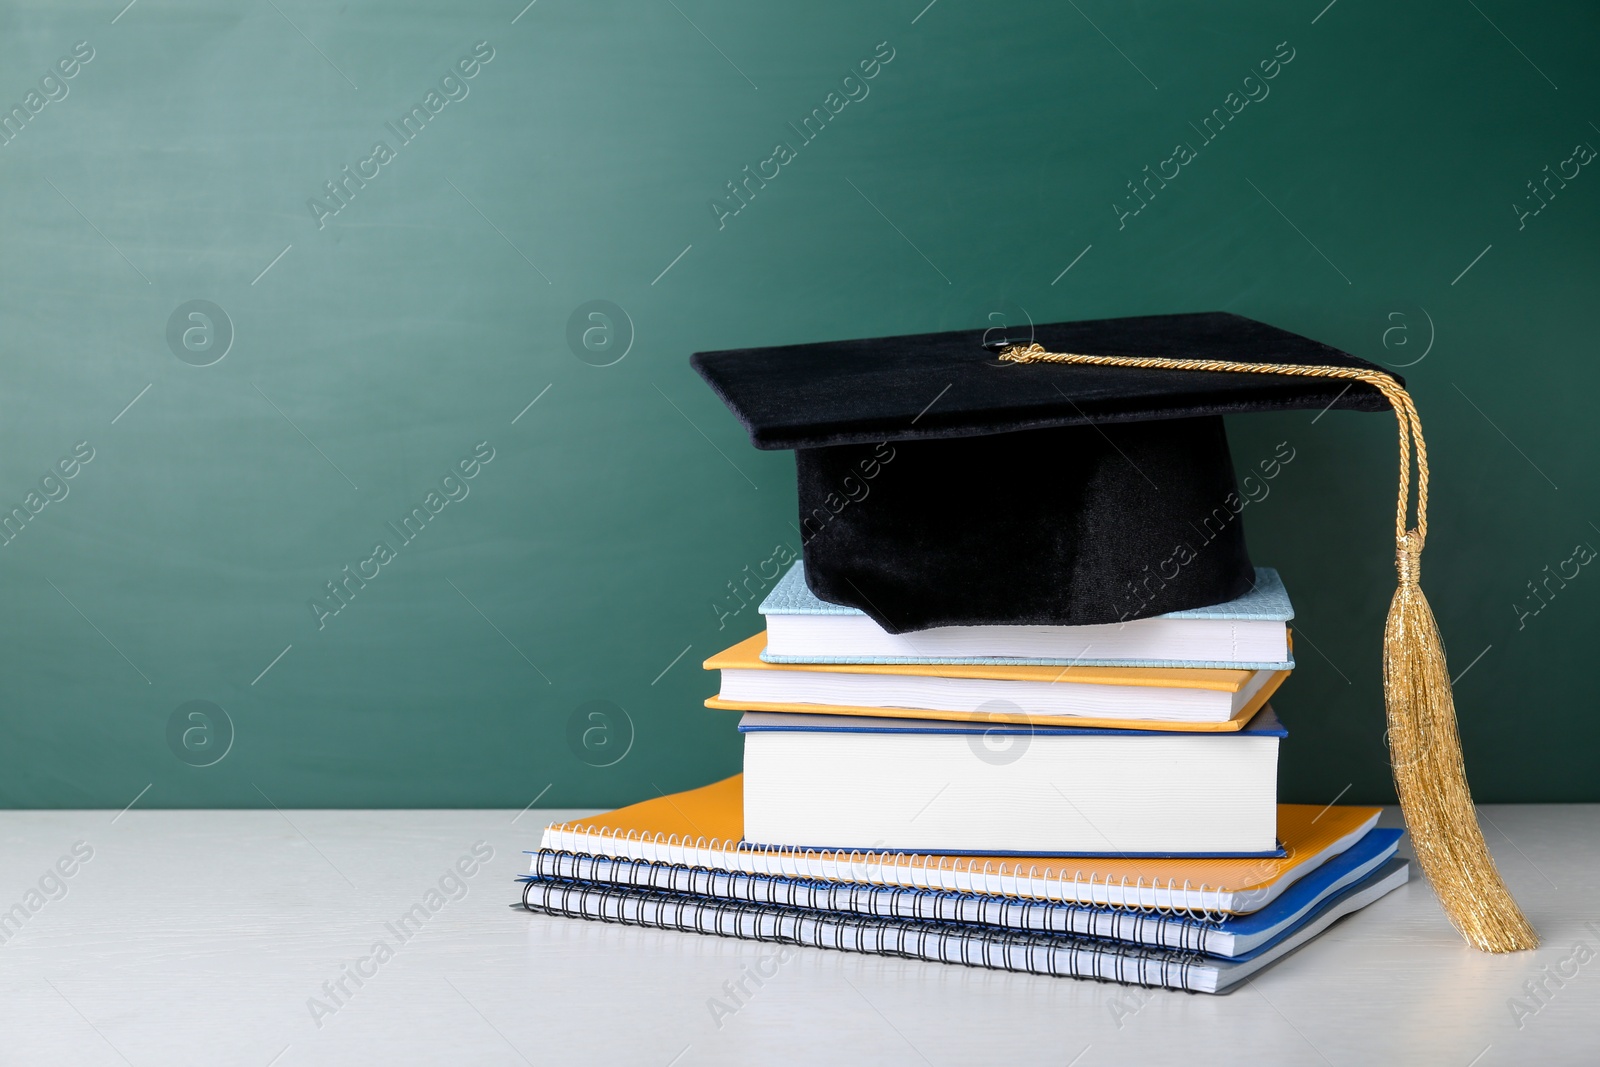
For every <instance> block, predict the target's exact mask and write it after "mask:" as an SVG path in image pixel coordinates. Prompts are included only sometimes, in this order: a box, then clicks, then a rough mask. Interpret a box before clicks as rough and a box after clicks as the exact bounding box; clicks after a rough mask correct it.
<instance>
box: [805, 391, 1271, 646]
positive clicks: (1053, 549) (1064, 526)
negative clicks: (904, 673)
mask: <svg viewBox="0 0 1600 1067" xmlns="http://www.w3.org/2000/svg"><path fill="white" fill-rule="evenodd" d="M795 460H796V466H797V473H798V479H797V481H798V486H799V490H800V493H799V495H800V516H799V525H800V531H801V546H802V552H803V554H804V560H805V573H806V583H807V584H808V585H809V586H810V587H811V591H812V592H813V593H815V594H817V596H819V597H821V598H822V599H823V600H827V601H831V602H833V603H835V604H848V605H850V606H852V607H856V608H859V609H860V610H862V611H864V612H866V613H867V614H868V615H870V616H871V617H872V618H873V619H875V620H876V621H877V622H878V624H879V625H880V626H882V627H883V628H884V629H885V630H888V631H889V632H890V633H905V632H908V631H914V630H922V629H926V628H927V627H930V626H957V625H985V624H995V623H1010V624H1059V625H1074V624H1086V623H1106V622H1117V621H1119V620H1125V619H1139V618H1145V617H1147V616H1151V615H1160V614H1163V613H1165V612H1168V611H1176V610H1179V609H1181V608H1190V607H1200V606H1203V605H1208V604H1220V603H1223V602H1225V601H1229V600H1232V599H1234V598H1235V597H1238V596H1241V595H1243V594H1244V593H1245V592H1247V591H1248V590H1249V589H1250V586H1251V583H1252V581H1253V578H1254V568H1253V567H1252V566H1251V563H1250V557H1249V555H1248V553H1247V552H1246V549H1245V538H1244V529H1243V523H1242V522H1241V520H1240V518H1239V515H1238V512H1237V511H1235V510H1234V509H1235V508H1240V509H1241V510H1242V507H1243V505H1242V504H1241V503H1240V497H1239V496H1238V493H1237V487H1236V486H1235V484H1234V474H1233V464H1232V461H1231V460H1230V458H1229V455H1228V441H1227V437H1226V435H1225V433H1224V431H1223V426H1222V419H1221V418H1220V417H1218V416H1215V415H1213V416H1209V417H1205V418H1197V419H1176V420H1163V421H1160V422H1152V423H1135V424H1127V425H1110V426H1106V427H1103V428H1101V427H1093V426H1073V427H1064V428H1060V429H1048V430H1030V431H1026V432H1023V433H1010V434H994V435H988V436H984V437H973V438H958V439H945V440H929V441H892V442H889V443H887V444H879V445H834V446H832V447H828V448H804V449H800V450H799V451H798V452H797V453H796V454H795ZM869 473H870V474H872V475H873V476H872V477H870V478H869V477H868V476H867V475H868V474H869Z"/></svg>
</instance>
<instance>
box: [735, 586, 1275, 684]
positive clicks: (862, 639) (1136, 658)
mask: <svg viewBox="0 0 1600 1067" xmlns="http://www.w3.org/2000/svg"><path fill="white" fill-rule="evenodd" d="M803 568H804V564H803V562H802V561H800V560H796V561H795V563H794V565H793V566H791V567H790V568H789V570H788V572H787V573H786V574H784V576H783V577H782V578H781V579H779V581H778V584H777V585H775V586H773V587H772V591H771V592H770V593H768V594H767V598H766V599H765V600H763V601H762V602H761V608H760V611H761V614H762V615H763V616H765V617H766V623H767V647H766V650H765V651H763V652H762V653H761V658H762V659H764V660H766V661H767V662H768V663H955V664H960V663H992V664H1006V663H1016V664H1024V663H1032V664H1054V665H1061V666H1066V665H1068V664H1082V665H1084V666H1096V667H1221V668H1235V669H1238V668H1243V669H1247V670H1286V669H1288V668H1291V667H1293V666H1294V657H1293V655H1292V654H1291V653H1290V650H1289V627H1288V623H1289V620H1290V619H1292V618H1294V608H1293V607H1292V606H1290V604H1289V594H1288V592H1287V591H1286V590H1285V589H1284V587H1283V580H1282V579H1281V578H1279V577H1278V572H1277V571H1275V570H1273V569H1272V568H1270V567H1257V568H1256V584H1255V588H1253V589H1251V590H1250V591H1249V592H1248V593H1246V594H1244V595H1243V596H1241V597H1239V598H1238V599H1237V600H1232V601H1229V602H1228V603H1226V604H1217V605H1214V606H1212V607H1209V608H1194V609H1191V610H1188V611H1174V612H1172V613H1170V614H1167V615H1157V616H1155V617H1153V618H1148V619H1135V620H1133V621H1131V622H1121V623H1107V624H1104V625H1098V626H938V627H934V628H932V629H928V630H918V631H916V632H914V633H904V634H891V633H889V632H887V631H885V630H884V629H883V628H882V627H881V626H879V625H878V624H877V623H876V622H874V621H873V620H872V619H871V618H869V617H868V616H867V615H866V613H864V612H862V611H860V610H858V609H856V608H852V607H846V606H844V605H842V604H830V603H828V602H827V601H825V600H821V599H819V598H818V597H817V596H816V594H814V593H813V592H812V591H811V590H810V589H809V588H808V587H807V586H806V582H805V572H804V569H803Z"/></svg>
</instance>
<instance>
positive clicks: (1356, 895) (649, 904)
mask: <svg viewBox="0 0 1600 1067" xmlns="http://www.w3.org/2000/svg"><path fill="white" fill-rule="evenodd" d="M1408 874H1409V867H1408V865H1407V863H1406V861H1405V860H1402V859H1390V860H1388V861H1387V862H1386V863H1384V864H1383V865H1382V866H1380V867H1379V868H1378V869H1377V870H1376V871H1374V872H1373V873H1371V874H1369V875H1368V876H1367V877H1366V878H1364V879H1362V880H1360V881H1358V882H1355V883H1354V884H1351V885H1349V886H1347V887H1346V888H1345V889H1344V890H1342V891H1341V892H1339V893H1336V894H1334V895H1332V896H1330V897H1328V898H1326V899H1325V900H1324V901H1323V902H1322V903H1321V904H1320V905H1319V906H1318V907H1317V908H1315V909H1314V910H1312V911H1311V912H1309V913H1308V914H1306V915H1304V916H1303V917H1302V918H1301V919H1300V920H1299V922H1298V923H1297V924H1295V925H1293V926H1292V927H1290V928H1288V929H1286V930H1284V931H1283V932H1281V933H1279V934H1278V935H1276V937H1274V938H1272V939H1270V940H1268V941H1267V942H1265V943H1263V944H1262V945H1260V946H1258V947H1257V948H1255V949H1253V950H1251V951H1249V952H1245V953H1242V954H1240V955H1239V956H1236V957H1234V958H1233V959H1218V958H1216V957H1214V956H1205V955H1201V954H1200V953H1198V952H1185V951H1179V950H1173V949H1162V948H1151V947H1146V946H1142V945H1130V944H1125V943H1122V942H1117V941H1103V940H1098V939H1095V938H1087V937H1074V936H1066V935H1059V934H1025V933H1019V932H1013V931H1005V930H998V929H995V928H993V927H984V926H966V925H961V924H954V923H932V922H923V921H920V920H916V919H892V918H881V917H867V916H861V915H848V914H839V913H837V912H826V911H808V910H804V909H799V908H786V907H771V906H766V905H759V904H740V903H735V902H731V901H715V900H707V899H706V898H703V897H686V896H680V895H677V894H672V893H661V892H656V891H653V890H645V889H616V888H609V887H603V886H595V885H588V884H584V883H574V882H550V881H542V880H537V879H535V880H531V881H528V882H527V883H526V884H525V885H524V887H523V893H522V902H523V906H524V907H526V908H528V909H529V910H532V911H541V912H547V913H549V914H553V915H564V916H568V917H571V918H580V919H596V920H600V921H603V922H614V923H624V924H627V925H632V926H650V927H656V928H659V929H666V930H682V931H685V932H688V933H699V934H719V935H721V936H723V937H737V938H743V939H746V940H751V941H776V942H780V943H787V944H794V945H809V946H812V947H815V948H832V949H842V950H844V951H847V952H870V953H875V954H877V955H883V956H902V957H908V958H911V959H919V960H928V961H931V962H936V963H964V964H967V965H969V966H975V967H989V968H992V969H995V970H1005V971H1020V972H1023V973H1026V974H1042V975H1053V976H1057V977H1063V978H1096V979H1101V980H1103V981H1111V982H1123V983H1127V984H1131V985H1144V986H1157V987H1162V988H1167V989H1182V990H1188V991H1190V992H1195V993H1222V992H1225V991H1227V990H1228V989H1229V988H1231V987H1232V986H1234V985H1235V984H1237V983H1238V982H1240V981H1243V980H1244V979H1246V978H1248V977H1250V975H1252V974H1254V973H1255V972H1256V971H1259V970H1260V969H1261V968H1263V967H1265V966H1267V965H1268V964H1270V963H1273V962H1275V961H1276V960H1278V959H1281V958H1282V957H1283V956H1285V955H1287V954H1288V953H1290V952H1293V951H1294V950H1295V949H1297V948H1299V947H1300V946H1301V945H1303V944H1305V943H1306V942H1307V941H1309V940H1311V939H1312V938H1314V937H1316V936H1317V935H1318V934H1320V933H1321V932H1322V931H1323V930H1325V929H1327V928H1328V927H1329V926H1331V925H1332V924H1333V923H1334V922H1336V921H1338V920H1339V919H1341V918H1343V917H1344V916H1346V915H1348V914H1350V913H1351V912H1354V911H1359V910H1360V909H1361V908H1364V907H1366V906H1367V905H1368V904H1370V903H1372V902H1373V901H1375V900H1377V899H1378V898H1380V897H1382V896H1383V895H1384V894H1386V893H1389V892H1392V891H1393V890H1395V889H1398V888H1399V887H1400V886H1402V885H1404V884H1405V882H1406V879H1407V877H1408Z"/></svg>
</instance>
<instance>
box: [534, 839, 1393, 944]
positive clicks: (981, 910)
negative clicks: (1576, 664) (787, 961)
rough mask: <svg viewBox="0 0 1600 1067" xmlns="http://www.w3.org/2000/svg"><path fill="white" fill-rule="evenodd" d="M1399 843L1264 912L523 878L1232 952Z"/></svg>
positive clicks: (851, 886)
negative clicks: (1175, 911)
mask: <svg viewBox="0 0 1600 1067" xmlns="http://www.w3.org/2000/svg"><path fill="white" fill-rule="evenodd" d="M1399 843H1400V831H1399V830H1389V829H1374V830H1369V831H1368V832H1367V835H1366V836H1365V837H1363V838H1362V839H1361V840H1360V841H1358V842H1356V844H1355V845H1354V846H1353V847H1351V848H1350V849H1348V850H1346V851H1345V852H1344V853H1342V854H1341V855H1338V856H1335V857H1334V858H1333V859H1331V860H1329V861H1328V862H1327V863H1325V864H1323V865H1322V866H1321V867H1319V868H1318V869H1317V870H1315V871H1313V872H1311V873H1310V874H1308V875H1307V876H1306V877H1304V878H1302V879H1300V880H1299V881H1298V882H1296V883H1295V884H1294V885H1292V886H1290V887H1289V889H1288V890H1287V891H1286V892H1284V893H1283V895H1281V896H1280V897H1278V899H1276V900H1274V901H1273V902H1272V903H1270V904H1268V905H1267V906H1266V907H1264V908H1262V909H1261V910H1260V911H1257V912H1253V913H1251V914H1249V915H1228V916H1210V917H1207V916H1197V915H1170V914H1165V913H1162V912H1155V911H1144V910H1138V909H1127V908H1101V907H1094V906H1092V905H1088V904H1065V903H1056V902H1054V901H1044V900H1019V899H1017V898H1014V897H997V896H988V895H985V894H982V893H948V892H942V891H939V890H931V889H908V888H904V887H900V886H880V885H857V884H855V883H853V882H829V881H822V880H817V879H806V878H774V877H771V876H769V875H760V874H742V873H738V872H734V871H714V870H709V869H707V868H704V867H686V866H683V865H682V864H668V863H650V862H648V861H646V860H629V859H612V858H610V857H607V856H586V855H581V854H578V853H572V852H553V851H549V850H540V851H538V852H535V853H533V854H532V861H531V863H530V865H529V870H530V872H531V875H530V877H529V878H527V879H526V880H527V881H541V882H572V883H589V884H591V885H595V886H599V887H603V888H611V889H645V890H654V891H658V892H664V893H672V894H676V895H679V896H686V897H698V898H702V899H706V900H714V901H719V902H725V903H734V904H752V905H764V906H768V907H782V908H798V909H801V910H806V911H828V912H835V913H840V914H849V915H860V916H868V917H876V918H888V919H920V920H924V921H927V922H938V923H958V924H961V925H966V926H992V927H997V928H1001V929H1004V930H1010V931H1017V932H1021V933H1042V934H1069V935H1076V936H1080V937H1095V938H1101V939H1104V940H1108V941H1121V942H1124V943H1127V944H1135V945H1151V946H1154V947H1157V948H1170V949H1181V950H1184V951H1190V952H1199V953H1202V954H1204V955H1207V956H1221V957H1226V958H1233V957H1238V956H1242V955H1244V954H1245V953H1248V952H1253V951H1254V950H1256V949H1258V948H1261V947H1262V946H1264V945H1266V944H1267V943H1269V942H1270V941H1272V940H1274V939H1276V938H1277V937H1279V936H1281V935H1282V934H1284V933H1286V932H1287V931H1289V930H1290V929H1292V928H1293V927H1294V926H1296V925H1298V924H1299V923H1300V922H1302V921H1303V920H1304V919H1305V918H1306V917H1307V916H1308V915H1310V914H1311V913H1312V912H1313V911H1315V910H1316V909H1317V908H1318V907H1320V906H1321V904H1322V903H1323V901H1325V900H1326V899H1328V898H1329V897H1331V896H1333V895H1335V894H1337V893H1340V892H1342V891H1344V890H1345V889H1347V888H1348V887H1350V886H1351V885H1354V884H1355V883H1356V882H1359V881H1361V880H1363V879H1365V878H1366V877H1368V876H1369V875H1371V874H1372V873H1373V872H1374V871H1376V870H1377V869H1378V868H1379V867H1381V866H1382V865H1383V864H1385V863H1387V862H1388V861H1389V860H1390V859H1392V858H1394V855H1395V851H1396V849H1397V848H1398V846H1399Z"/></svg>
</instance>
